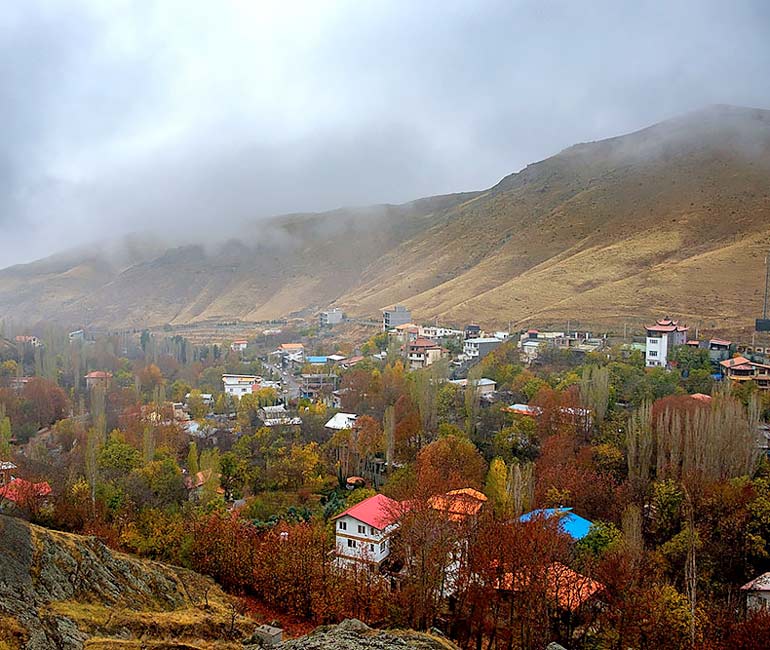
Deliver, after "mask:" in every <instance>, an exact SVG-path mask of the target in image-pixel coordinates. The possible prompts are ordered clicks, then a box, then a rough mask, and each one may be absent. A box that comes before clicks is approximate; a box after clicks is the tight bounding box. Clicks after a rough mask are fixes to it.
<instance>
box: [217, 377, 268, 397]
mask: <svg viewBox="0 0 770 650" xmlns="http://www.w3.org/2000/svg"><path fill="white" fill-rule="evenodd" d="M261 382H262V377H259V376H257V375H229V374H226V375H222V383H223V384H224V386H225V393H227V394H228V395H232V396H233V397H242V396H243V395H246V394H248V393H251V392H253V391H254V386H259V385H260V383H261Z"/></svg>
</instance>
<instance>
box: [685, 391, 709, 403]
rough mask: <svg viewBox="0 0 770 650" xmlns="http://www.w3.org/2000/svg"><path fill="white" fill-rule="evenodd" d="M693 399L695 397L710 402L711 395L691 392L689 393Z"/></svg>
mask: <svg viewBox="0 0 770 650" xmlns="http://www.w3.org/2000/svg"><path fill="white" fill-rule="evenodd" d="M690 397H692V398H693V399H697V400H698V401H700V402H706V403H708V402H710V401H711V395H705V394H703V393H693V394H692V395H690Z"/></svg>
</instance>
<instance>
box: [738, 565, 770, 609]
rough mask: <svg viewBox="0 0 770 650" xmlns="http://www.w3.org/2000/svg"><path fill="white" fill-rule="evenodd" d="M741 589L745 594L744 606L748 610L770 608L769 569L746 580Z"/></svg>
mask: <svg viewBox="0 0 770 650" xmlns="http://www.w3.org/2000/svg"><path fill="white" fill-rule="evenodd" d="M741 591H742V592H743V593H744V594H745V595H746V608H747V609H748V610H749V611H757V610H760V609H770V571H769V572H767V573H763V574H762V575H761V576H759V577H757V578H754V579H753V580H751V581H750V582H747V583H746V584H745V585H743V586H742V587H741Z"/></svg>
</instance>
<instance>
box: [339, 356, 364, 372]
mask: <svg viewBox="0 0 770 650" xmlns="http://www.w3.org/2000/svg"><path fill="white" fill-rule="evenodd" d="M363 360H364V357H362V356H361V355H356V356H353V357H349V358H347V359H345V360H344V361H340V367H342V368H345V369H346V370H347V369H348V368H352V367H353V366H355V365H356V364H359V363H361V362H362V361H363Z"/></svg>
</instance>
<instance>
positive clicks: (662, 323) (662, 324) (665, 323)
mask: <svg viewBox="0 0 770 650" xmlns="http://www.w3.org/2000/svg"><path fill="white" fill-rule="evenodd" d="M645 329H646V330H647V331H648V332H663V333H668V332H686V331H687V330H688V329H689V328H688V327H687V326H686V325H680V324H679V321H678V320H671V319H670V318H668V317H666V318H661V319H659V320H657V321H655V325H647V326H646V327H645Z"/></svg>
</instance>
